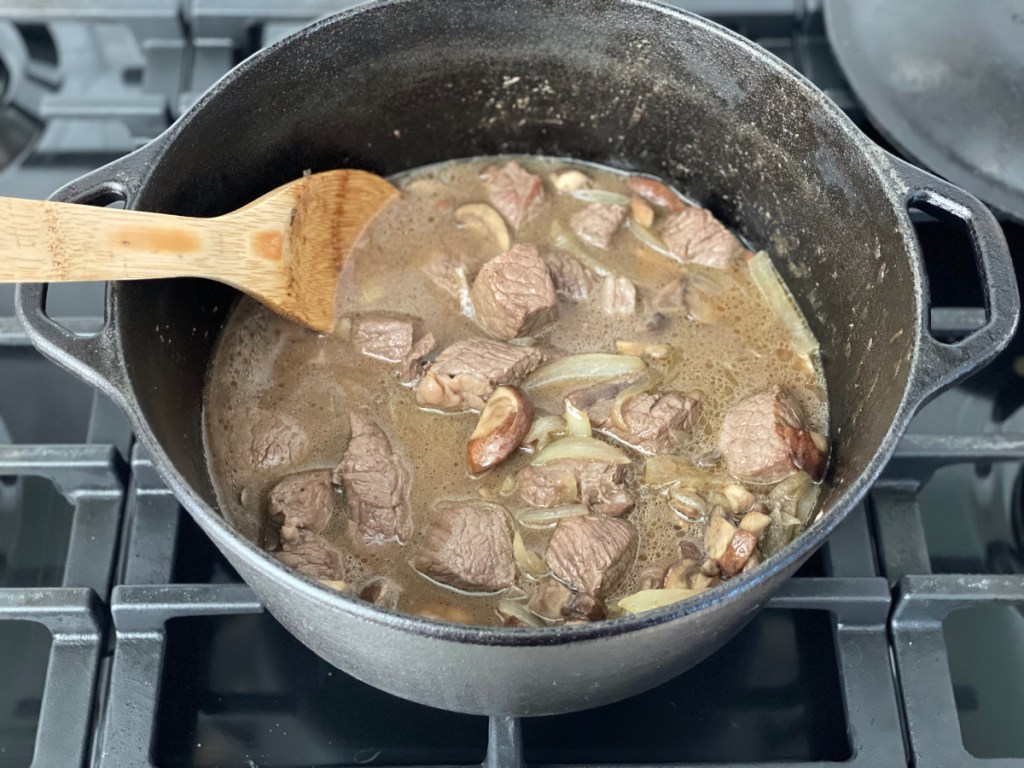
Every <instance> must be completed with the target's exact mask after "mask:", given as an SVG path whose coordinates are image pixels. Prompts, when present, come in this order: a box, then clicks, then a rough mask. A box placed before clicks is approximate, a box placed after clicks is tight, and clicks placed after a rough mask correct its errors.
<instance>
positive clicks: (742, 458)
mask: <svg viewBox="0 0 1024 768" xmlns="http://www.w3.org/2000/svg"><path fill="white" fill-rule="evenodd" d="M823 445H824V439H823V438H822V437H821V436H820V435H815V434H813V433H811V432H809V431H808V430H807V429H806V428H805V427H804V417H803V414H802V413H801V412H800V407H799V406H798V405H797V404H796V402H795V401H794V400H793V399H792V398H791V397H790V396H789V395H788V394H786V392H785V391H783V389H782V388H781V387H779V386H775V387H773V388H772V389H770V390H768V391H766V392H759V393H758V394H756V395H751V396H750V397H748V398H746V399H744V400H741V401H740V402H739V403H737V404H736V405H734V406H733V407H732V409H731V410H730V411H729V412H728V413H727V414H726V415H725V419H724V420H723V421H722V430H721V432H720V434H719V437H718V447H719V449H720V450H721V452H722V455H723V456H724V457H725V464H726V467H727V468H728V469H729V473H730V474H731V475H733V477H736V478H738V479H740V480H749V481H751V482H760V483H774V482H777V481H779V480H782V479H783V478H785V477H787V476H789V475H791V474H792V473H793V472H795V471H797V470H803V471H804V472H806V473H807V474H809V475H810V476H811V477H812V478H813V479H814V480H815V481H818V480H821V477H822V475H823V474H824V473H825V463H826V461H827V458H828V457H827V455H826V453H825V451H824V448H823V447H820V446H823Z"/></svg>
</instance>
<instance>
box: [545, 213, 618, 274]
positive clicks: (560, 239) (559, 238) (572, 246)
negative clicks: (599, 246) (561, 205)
mask: <svg viewBox="0 0 1024 768" xmlns="http://www.w3.org/2000/svg"><path fill="white" fill-rule="evenodd" d="M551 240H552V241H553V242H554V244H555V246H556V247H558V248H561V249H562V250H563V251H568V252H569V253H571V254H572V255H573V256H574V257H575V258H576V260H577V261H579V262H580V264H582V265H583V266H585V267H587V268H588V269H592V270H593V271H594V272H596V273H597V274H598V275H600V276H601V277H607V276H608V275H610V274H612V270H610V269H608V267H606V266H605V265H604V264H602V263H601V262H600V261H598V260H597V259H595V258H594V257H593V256H591V255H590V254H589V253H587V252H586V251H585V250H584V249H583V248H580V246H579V243H578V241H577V240H576V238H575V237H574V236H573V235H572V234H571V233H570V232H569V230H568V229H566V228H565V225H564V224H562V222H560V221H558V220H555V221H553V222H551Z"/></svg>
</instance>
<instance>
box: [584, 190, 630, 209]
mask: <svg viewBox="0 0 1024 768" xmlns="http://www.w3.org/2000/svg"><path fill="white" fill-rule="evenodd" d="M569 194H571V195H572V196H573V197H575V198H576V199H577V200H582V201H583V202H584V203H601V204H602V205H623V206H625V205H629V197H627V196H626V195H622V194H619V193H618V192H609V191H608V190H607V189H582V188H581V189H574V190H573V191H572V192H570V193H569Z"/></svg>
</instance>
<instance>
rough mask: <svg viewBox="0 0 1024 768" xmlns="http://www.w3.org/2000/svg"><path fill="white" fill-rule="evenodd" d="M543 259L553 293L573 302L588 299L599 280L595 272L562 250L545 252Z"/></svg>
mask: <svg viewBox="0 0 1024 768" xmlns="http://www.w3.org/2000/svg"><path fill="white" fill-rule="evenodd" d="M544 261H545V262H546V263H547V265H548V272H550V273H551V281H552V282H553V283H554V285H555V295H556V296H558V298H560V299H562V300H564V301H571V302H574V303H575V302H579V301H585V300H586V299H589V298H590V294H591V293H592V292H593V291H594V289H595V288H596V287H597V284H598V283H599V282H600V281H601V278H600V277H598V275H597V273H596V272H594V271H593V270H592V269H590V268H589V267H587V266H584V265H583V264H581V263H580V261H579V259H577V258H575V257H574V256H570V255H569V254H567V253H564V252H563V251H548V252H546V253H545V254H544Z"/></svg>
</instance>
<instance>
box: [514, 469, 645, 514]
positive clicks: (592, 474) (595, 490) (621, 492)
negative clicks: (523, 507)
mask: <svg viewBox="0 0 1024 768" xmlns="http://www.w3.org/2000/svg"><path fill="white" fill-rule="evenodd" d="M624 471H625V468H624V466H623V465H622V464H614V463H612V462H609V461H593V460H589V461H585V460H581V459H558V460H557V461H552V462H549V463H548V464H544V465H542V466H536V467H534V466H529V467H524V468H523V469H521V470H520V471H519V474H518V475H516V487H517V489H518V491H519V495H520V496H521V497H522V499H523V501H525V502H526V503H527V504H531V505H533V506H535V507H545V508H549V507H557V506H562V505H564V504H570V503H572V502H576V501H578V502H580V503H581V504H585V505H586V506H587V508H588V509H589V510H590V511H591V512H596V513H597V514H601V515H607V516H609V517H618V516H619V515H624V514H626V513H627V512H629V511H630V510H631V509H633V504H634V502H633V497H632V496H631V495H630V493H629V491H628V490H627V489H626V487H625V486H624V485H623V472H624Z"/></svg>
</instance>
